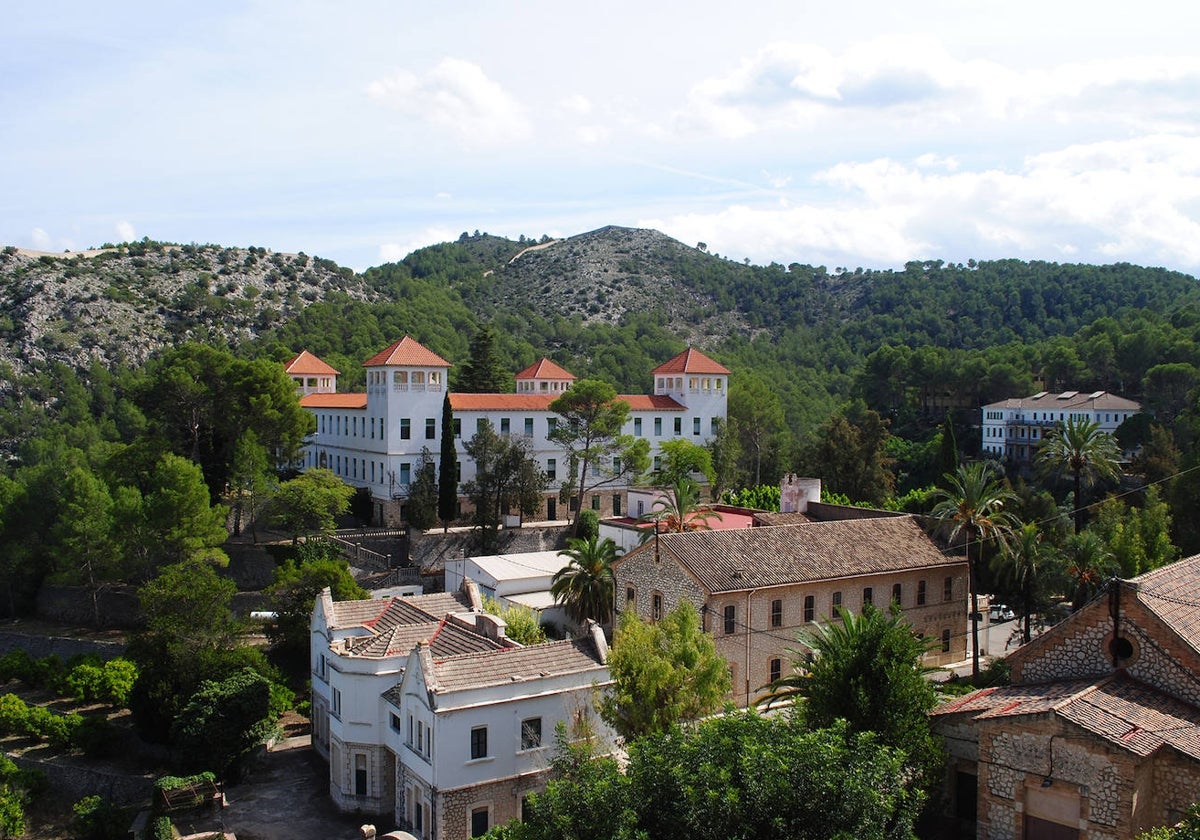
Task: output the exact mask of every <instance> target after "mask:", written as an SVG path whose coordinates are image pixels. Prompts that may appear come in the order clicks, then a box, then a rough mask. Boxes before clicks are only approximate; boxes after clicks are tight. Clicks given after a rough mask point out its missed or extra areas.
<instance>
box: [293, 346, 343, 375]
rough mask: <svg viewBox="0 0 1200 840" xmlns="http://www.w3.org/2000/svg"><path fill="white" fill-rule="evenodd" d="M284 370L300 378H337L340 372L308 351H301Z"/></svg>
mask: <svg viewBox="0 0 1200 840" xmlns="http://www.w3.org/2000/svg"><path fill="white" fill-rule="evenodd" d="M284 370H286V371H287V372H288V373H294V374H296V375H298V376H337V375H338V373H339V371H336V370H334V369H333V368H332V367H331V366H330V365H327V364H326V363H325V362H323V361H321V360H320V359H318V358H317V357H316V356H314V355H313V354H312V353H309V352H308V351H307V350H301V351H300V352H299V353H298V354H296V355H295V356H293V357H292V360H291V361H290V362H288V363H287V364H286V365H284Z"/></svg>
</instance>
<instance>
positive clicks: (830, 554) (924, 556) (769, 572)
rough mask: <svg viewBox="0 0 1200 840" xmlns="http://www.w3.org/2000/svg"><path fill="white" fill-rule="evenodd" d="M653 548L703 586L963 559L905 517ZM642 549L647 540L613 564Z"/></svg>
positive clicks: (746, 532)
mask: <svg viewBox="0 0 1200 840" xmlns="http://www.w3.org/2000/svg"><path fill="white" fill-rule="evenodd" d="M659 550H660V551H661V552H662V553H663V554H666V555H669V556H670V557H671V558H673V559H674V560H675V561H676V562H677V563H679V564H680V565H681V566H683V567H684V568H685V569H687V570H688V571H689V572H691V574H693V575H694V576H695V577H696V579H697V580H699V581H700V584H701V585H702V586H704V588H705V589H707V590H708V591H709V592H710V593H716V592H737V591H740V590H744V589H753V588H757V587H762V586H782V585H786V584H790V583H802V582H805V581H814V580H831V579H836V578H842V577H850V576H855V575H868V574H878V573H881V572H891V571H900V570H909V569H922V568H928V567H945V566H955V565H963V564H964V563H965V561H964V560H963V559H962V558H959V557H950V556H947V555H945V554H943V553H942V552H940V551H938V549H937V546H935V545H934V544H933V541H932V540H930V539H929V537H928V536H927V535H926V533H925V531H924V530H922V529H921V526H920V525H918V524H917V522H916V520H915V519H913V518H912V517H911V516H900V517H892V518H887V519H860V520H846V521H837V522H812V523H808V524H804V525H781V526H779V527H773V528H744V529H739V530H731V531H690V532H688V533H683V534H663V535H662V536H660V537H659ZM645 551H654V541H653V540H651V541H650V542H647V543H646V544H645V545H642V546H640V547H639V548H636V549H634V550H633V551H631V552H630V553H629V554H627V555H626V556H625V557H623V558H621V559H620V560H618V561H617V563H618V564H619V563H623V562H626V561H627V559H628V558H629V557H632V556H634V555H635V554H638V553H639V552H645Z"/></svg>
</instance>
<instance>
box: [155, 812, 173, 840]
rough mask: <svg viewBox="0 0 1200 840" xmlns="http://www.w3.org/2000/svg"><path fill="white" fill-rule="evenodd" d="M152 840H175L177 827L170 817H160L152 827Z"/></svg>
mask: <svg viewBox="0 0 1200 840" xmlns="http://www.w3.org/2000/svg"><path fill="white" fill-rule="evenodd" d="M150 837H151V840H175V826H173V825H171V818H170V817H159V818H158V819H156V820H155V821H154V823H153V824H152V825H151V826H150Z"/></svg>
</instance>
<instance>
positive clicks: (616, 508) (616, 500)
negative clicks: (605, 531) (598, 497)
mask: <svg viewBox="0 0 1200 840" xmlns="http://www.w3.org/2000/svg"><path fill="white" fill-rule="evenodd" d="M620 515H621V494H620V493H615V494H614V495H613V516H620Z"/></svg>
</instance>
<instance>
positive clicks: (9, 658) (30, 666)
mask: <svg viewBox="0 0 1200 840" xmlns="http://www.w3.org/2000/svg"><path fill="white" fill-rule="evenodd" d="M36 669H37V664H36V663H35V662H34V660H33V657H31V656H30V655H29V653H28V652H27V651H25V650H24V649H22V648H16V649H14V650H10V651H9V652H8V653H6V654H4V656H0V682H8V681H9V680H20V681H21V682H23V683H26V684H29V683H30V682H31V681H32V680H33V678H34V674H35V673H36Z"/></svg>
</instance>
